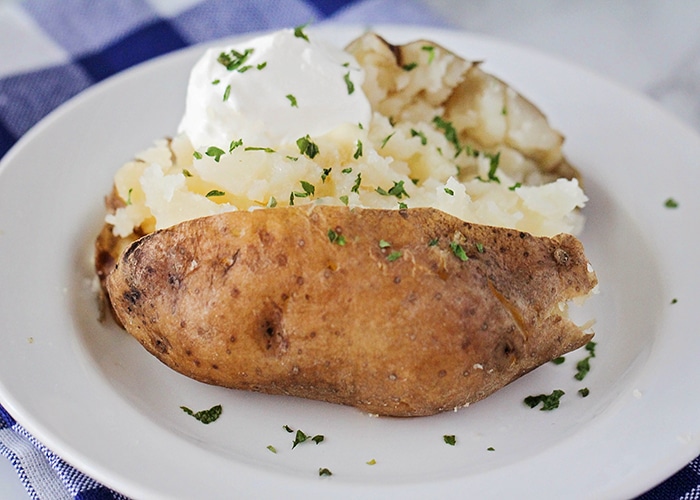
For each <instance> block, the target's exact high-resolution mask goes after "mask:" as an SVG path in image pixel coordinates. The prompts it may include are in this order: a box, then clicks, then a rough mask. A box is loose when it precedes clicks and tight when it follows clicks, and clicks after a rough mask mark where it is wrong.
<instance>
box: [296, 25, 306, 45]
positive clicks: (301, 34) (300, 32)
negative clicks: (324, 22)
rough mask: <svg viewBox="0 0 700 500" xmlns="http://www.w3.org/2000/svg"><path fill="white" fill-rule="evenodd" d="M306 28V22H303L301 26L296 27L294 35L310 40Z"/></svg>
mask: <svg viewBox="0 0 700 500" xmlns="http://www.w3.org/2000/svg"><path fill="white" fill-rule="evenodd" d="M304 28H306V24H302V25H301V26H297V27H296V28H294V36H295V37H297V38H302V39H304V40H306V41H307V42H308V41H309V37H308V36H306V33H304Z"/></svg>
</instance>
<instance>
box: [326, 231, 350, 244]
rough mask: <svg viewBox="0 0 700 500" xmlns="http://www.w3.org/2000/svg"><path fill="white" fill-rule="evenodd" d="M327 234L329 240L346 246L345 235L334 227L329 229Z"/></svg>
mask: <svg viewBox="0 0 700 500" xmlns="http://www.w3.org/2000/svg"><path fill="white" fill-rule="evenodd" d="M327 234H328V240H329V241H330V242H331V243H335V244H336V245H340V246H341V247H344V246H345V243H346V241H345V236H343V235H342V234H339V233H337V232H336V231H334V230H333V229H329V230H328V233H327Z"/></svg>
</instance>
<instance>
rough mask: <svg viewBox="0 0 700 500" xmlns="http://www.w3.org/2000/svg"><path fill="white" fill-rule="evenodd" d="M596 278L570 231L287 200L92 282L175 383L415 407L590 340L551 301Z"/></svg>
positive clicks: (384, 408)
mask: <svg viewBox="0 0 700 500" xmlns="http://www.w3.org/2000/svg"><path fill="white" fill-rule="evenodd" d="M329 230H333V231H335V233H337V234H338V235H342V236H343V237H344V238H345V242H344V245H340V244H338V240H337V239H336V240H335V242H332V241H331V239H330V238H329V235H328V233H329ZM380 241H386V242H389V243H390V244H391V246H390V247H388V248H381V246H380ZM453 242H455V243H459V244H460V245H461V247H462V248H463V249H464V250H465V252H466V255H467V256H468V260H466V261H463V260H461V259H460V258H458V257H457V255H456V254H455V252H454V251H453V249H452V248H451V245H450V244H451V243H453ZM392 252H400V254H401V255H400V257H398V258H397V259H396V260H393V261H392V260H391V259H389V258H388V256H389V255H390V254H391V253H392ZM596 283H597V280H596V277H595V274H594V273H593V272H591V271H589V268H588V262H587V260H586V258H585V256H584V254H583V248H582V245H581V243H580V242H579V241H578V240H577V239H576V238H574V237H573V236H570V235H560V236H557V237H555V238H538V237H534V236H531V235H529V234H526V233H521V232H519V231H515V230H510V229H504V228H496V227H490V226H482V225H476V224H470V223H467V222H463V221H461V220H459V219H457V218H455V217H452V216H450V215H447V214H445V213H444V212H441V211H438V210H435V209H429V208H415V209H407V210H377V209H358V208H356V209H350V208H347V207H330V206H328V207H323V206H316V207H314V206H303V207H285V208H274V209H265V210H257V211H253V212H231V213H226V214H221V215H215V216H211V217H205V218H201V219H196V220H192V221H188V222H184V223H181V224H178V225H176V226H174V227H172V228H169V229H165V230H162V231H157V232H155V233H152V234H149V235H147V236H144V237H143V238H141V239H139V240H137V241H136V242H135V243H133V244H132V245H131V246H130V247H128V248H127V250H126V251H125V252H124V253H123V254H122V256H121V258H120V259H119V261H118V264H117V266H116V268H115V270H114V271H113V272H112V273H111V274H110V275H109V276H108V277H107V281H106V286H107V290H108V292H109V296H110V299H111V302H112V305H113V307H114V311H115V313H116V315H117V317H118V319H119V321H121V322H122V323H123V325H124V327H125V328H126V329H127V331H128V332H129V333H131V334H132V335H133V336H134V337H136V338H137V339H138V340H139V341H140V342H141V343H142V344H143V345H144V346H145V348H146V349H148V350H149V351H150V352H151V353H152V354H153V355H155V356H156V357H158V358H159V359H160V360H161V361H162V362H163V363H165V364H166V365H168V366H170V367H171V368H173V369H175V370H177V371H178V372H181V373H183V374H184V375H186V376H188V377H192V378H194V379H197V380H200V381H202V382H206V383H210V384H216V385H221V386H225V387H231V388H237V389H246V390H253V391H260V392H265V393H270V394H289V395H294V396H300V397H305V398H311V399H318V400H323V401H328V402H332V403H340V404H345V405H351V406H356V407H358V408H360V409H362V410H363V411H366V412H369V413H375V414H379V415H392V416H419V415H430V414H434V413H438V412H441V411H445V410H452V409H455V408H458V407H462V406H465V405H466V404H468V403H472V402H475V401H478V400H480V399H482V398H484V397H486V396H487V395H489V394H491V393H492V392H494V391H496V390H497V389H499V388H501V387H503V386H504V385H506V384H508V383H509V382H511V381H512V380H514V379H516V378H518V377H519V376H521V375H523V374H524V373H526V372H528V371H530V370H532V369H534V368H535V367H537V366H539V365H541V364H542V363H544V362H547V361H549V360H551V359H553V358H555V357H557V356H560V355H561V354H563V353H565V352H568V351H571V350H573V349H576V348H578V347H580V346H582V345H584V344H585V343H586V342H587V341H588V340H590V338H591V337H592V335H591V334H585V333H582V332H581V330H580V328H579V327H577V326H576V325H574V324H573V323H571V322H570V321H569V320H568V319H566V318H564V317H562V316H561V315H560V314H558V312H557V311H558V310H559V309H558V308H557V304H558V303H559V302H560V301H564V300H569V299H571V298H574V297H577V296H582V295H586V294H587V293H588V292H589V291H590V290H591V289H592V288H593V287H594V286H595V284H596Z"/></svg>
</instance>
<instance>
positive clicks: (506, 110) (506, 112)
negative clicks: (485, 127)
mask: <svg viewBox="0 0 700 500" xmlns="http://www.w3.org/2000/svg"><path fill="white" fill-rule="evenodd" d="M501 114H502V115H503V116H506V115H507V114H508V108H506V107H505V106H503V107H502V108H501Z"/></svg>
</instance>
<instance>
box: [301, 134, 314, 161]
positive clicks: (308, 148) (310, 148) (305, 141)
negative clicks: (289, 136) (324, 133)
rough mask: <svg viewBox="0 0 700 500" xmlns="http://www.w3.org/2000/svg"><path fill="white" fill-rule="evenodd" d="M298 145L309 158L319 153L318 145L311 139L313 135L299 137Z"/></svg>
mask: <svg viewBox="0 0 700 500" xmlns="http://www.w3.org/2000/svg"><path fill="white" fill-rule="evenodd" d="M297 147H298V148H299V152H300V153H301V154H303V155H306V156H308V157H309V158H312V159H313V158H314V157H315V156H316V155H317V154H318V153H319V150H318V146H317V145H316V144H315V143H314V142H313V141H312V140H311V137H309V135H308V134H307V135H306V137H300V138H299V139H297Z"/></svg>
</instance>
